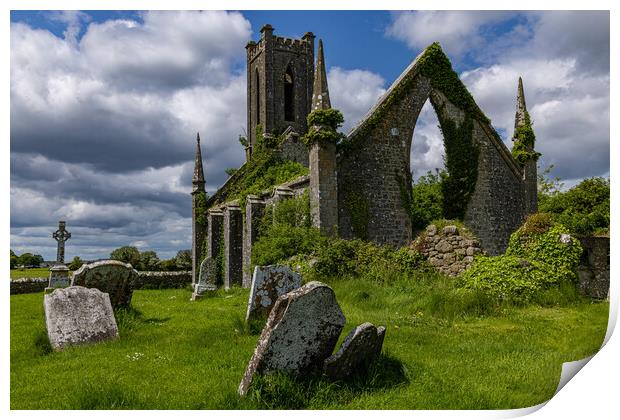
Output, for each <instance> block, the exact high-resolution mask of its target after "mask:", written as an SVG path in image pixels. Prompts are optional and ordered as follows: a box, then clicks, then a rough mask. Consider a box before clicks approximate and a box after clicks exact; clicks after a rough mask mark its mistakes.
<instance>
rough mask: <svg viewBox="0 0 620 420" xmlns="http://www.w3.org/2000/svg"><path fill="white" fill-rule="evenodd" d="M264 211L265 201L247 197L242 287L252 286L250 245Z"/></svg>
mask: <svg viewBox="0 0 620 420" xmlns="http://www.w3.org/2000/svg"><path fill="white" fill-rule="evenodd" d="M264 211H265V201H264V200H262V199H260V198H259V197H257V196H255V195H251V196H249V197H248V199H247V201H246V204H245V225H244V229H243V281H242V286H243V287H250V285H251V284H252V272H251V271H250V268H251V266H252V245H253V244H254V242H255V241H256V239H257V238H258V224H259V222H260V219H261V217H263V213H264Z"/></svg>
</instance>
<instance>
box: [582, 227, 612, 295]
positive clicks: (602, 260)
mask: <svg viewBox="0 0 620 420" xmlns="http://www.w3.org/2000/svg"><path fill="white" fill-rule="evenodd" d="M578 239H579V241H581V246H582V247H583V254H582V256H581V261H580V262H579V267H578V268H577V277H578V279H579V288H580V289H581V291H582V292H583V293H584V294H585V295H586V296H589V297H591V298H594V299H606V298H607V297H608V296H609V252H610V248H609V238H605V237H598V236H581V237H578Z"/></svg>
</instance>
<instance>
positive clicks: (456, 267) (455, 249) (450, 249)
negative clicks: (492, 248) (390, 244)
mask: <svg viewBox="0 0 620 420" xmlns="http://www.w3.org/2000/svg"><path fill="white" fill-rule="evenodd" d="M413 246H414V247H415V249H416V250H418V251H419V252H420V253H422V255H424V256H425V257H427V258H428V262H429V263H430V264H431V265H432V266H433V267H435V268H436V269H437V270H438V271H439V272H440V273H442V274H445V275H448V276H458V275H460V274H461V273H462V272H464V271H465V270H467V269H468V268H469V266H470V265H471V263H472V262H473V261H474V256H476V255H478V254H481V253H482V249H481V248H480V242H478V240H477V239H475V238H473V237H472V235H471V234H470V233H469V232H459V229H458V228H457V227H456V226H446V227H444V228H443V229H441V230H439V229H437V226H435V225H430V226H428V227H427V228H426V230H425V231H424V232H423V233H422V234H421V235H420V236H419V237H418V239H416V241H415V242H414V244H413Z"/></svg>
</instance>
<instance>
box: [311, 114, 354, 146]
mask: <svg viewBox="0 0 620 420" xmlns="http://www.w3.org/2000/svg"><path fill="white" fill-rule="evenodd" d="M307 122H308V127H309V128H308V132H307V133H306V134H305V135H304V136H303V137H302V140H303V142H304V143H305V145H306V146H308V147H310V146H312V145H313V144H317V143H318V144H321V143H322V144H329V143H333V144H337V143H338V142H339V141H340V140H342V139H343V138H344V135H343V134H342V133H339V132H338V131H337V130H338V128H339V127H340V126H341V125H342V123H343V122H344V117H343V116H342V113H341V112H340V111H338V110H337V109H333V108H330V109H317V110H314V111H312V112H311V113H310V114H308V117H307Z"/></svg>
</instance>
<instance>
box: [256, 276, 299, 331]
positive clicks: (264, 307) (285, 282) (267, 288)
mask: <svg viewBox="0 0 620 420" xmlns="http://www.w3.org/2000/svg"><path fill="white" fill-rule="evenodd" d="M299 287H301V276H300V275H299V274H298V273H296V272H294V271H293V270H291V268H290V267H288V266H286V265H268V266H264V267H261V266H258V265H257V266H256V267H254V275H253V276H252V286H251V288H250V298H249V300H248V310H247V312H246V315H245V320H246V321H247V320H249V319H258V318H263V317H264V318H266V317H267V316H269V312H271V308H273V305H275V304H276V300H277V299H278V298H279V297H280V296H282V295H283V294H285V293H288V292H290V291H291V290H295V289H298V288H299Z"/></svg>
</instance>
